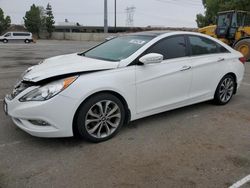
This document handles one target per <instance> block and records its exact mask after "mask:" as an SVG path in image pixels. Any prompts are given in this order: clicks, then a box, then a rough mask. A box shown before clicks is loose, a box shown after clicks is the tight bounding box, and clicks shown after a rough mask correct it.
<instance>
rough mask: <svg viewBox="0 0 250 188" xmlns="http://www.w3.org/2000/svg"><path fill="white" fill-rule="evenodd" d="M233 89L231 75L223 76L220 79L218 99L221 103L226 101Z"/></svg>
mask: <svg viewBox="0 0 250 188" xmlns="http://www.w3.org/2000/svg"><path fill="white" fill-rule="evenodd" d="M233 91H234V80H233V79H232V78H231V77H227V78H225V79H224V80H223V81H222V83H221V85H220V89H219V96H220V100H221V101H222V102H223V103H226V102H228V101H229V100H230V99H231V97H232V95H233Z"/></svg>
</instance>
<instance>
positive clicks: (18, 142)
mask: <svg viewBox="0 0 250 188" xmlns="http://www.w3.org/2000/svg"><path fill="white" fill-rule="evenodd" d="M20 143H21V141H15V142H11V143H6V144H0V148H4V147H6V146H13V145H17V144H20Z"/></svg>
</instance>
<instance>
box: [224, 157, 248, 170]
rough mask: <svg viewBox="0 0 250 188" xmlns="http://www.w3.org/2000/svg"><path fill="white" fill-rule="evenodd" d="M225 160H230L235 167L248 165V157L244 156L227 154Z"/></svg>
mask: <svg viewBox="0 0 250 188" xmlns="http://www.w3.org/2000/svg"><path fill="white" fill-rule="evenodd" d="M227 160H228V161H230V162H231V163H232V164H233V165H234V166H235V167H238V168H242V167H247V168H249V167H250V159H248V158H245V157H238V156H229V157H227Z"/></svg>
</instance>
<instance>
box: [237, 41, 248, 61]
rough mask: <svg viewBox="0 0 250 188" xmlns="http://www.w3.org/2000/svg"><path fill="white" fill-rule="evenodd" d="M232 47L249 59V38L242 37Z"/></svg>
mask: <svg viewBox="0 0 250 188" xmlns="http://www.w3.org/2000/svg"><path fill="white" fill-rule="evenodd" d="M234 49H235V50H237V51H239V52H241V53H242V54H243V56H244V57H245V58H246V59H247V60H249V59H250V39H242V40H240V41H239V42H237V43H236V44H235V45H234Z"/></svg>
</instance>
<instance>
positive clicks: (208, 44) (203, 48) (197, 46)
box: [188, 36, 229, 56]
mask: <svg viewBox="0 0 250 188" xmlns="http://www.w3.org/2000/svg"><path fill="white" fill-rule="evenodd" d="M188 38H189V42H190V48H191V54H192V55H193V56H195V55H206V54H215V53H227V52H229V51H228V50H227V49H226V48H224V47H223V46H221V45H220V44H218V43H216V42H214V41H212V40H210V39H207V38H205V37H200V36H189V37H188Z"/></svg>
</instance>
